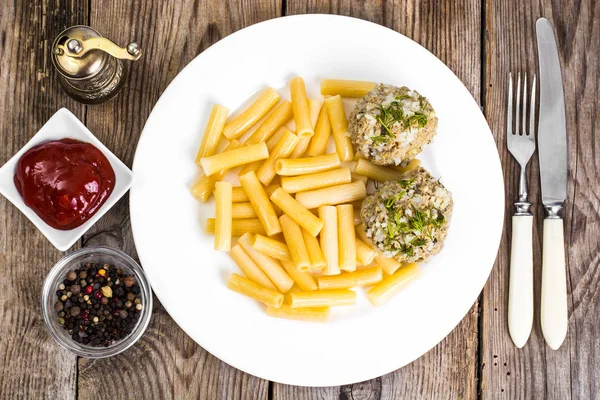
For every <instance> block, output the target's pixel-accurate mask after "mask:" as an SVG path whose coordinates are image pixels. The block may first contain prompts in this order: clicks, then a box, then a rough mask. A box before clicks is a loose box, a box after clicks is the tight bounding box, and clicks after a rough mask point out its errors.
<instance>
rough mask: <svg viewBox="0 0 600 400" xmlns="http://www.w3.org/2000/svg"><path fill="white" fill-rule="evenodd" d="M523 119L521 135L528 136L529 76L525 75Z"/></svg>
mask: <svg viewBox="0 0 600 400" xmlns="http://www.w3.org/2000/svg"><path fill="white" fill-rule="evenodd" d="M521 112H522V113H523V118H521V122H522V126H523V129H522V130H521V135H523V136H526V135H527V74H523V110H521Z"/></svg>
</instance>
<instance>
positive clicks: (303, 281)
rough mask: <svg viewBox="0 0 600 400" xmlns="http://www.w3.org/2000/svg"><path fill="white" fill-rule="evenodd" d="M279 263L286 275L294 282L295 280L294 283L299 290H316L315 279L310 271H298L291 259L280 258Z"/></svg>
mask: <svg viewBox="0 0 600 400" xmlns="http://www.w3.org/2000/svg"><path fill="white" fill-rule="evenodd" d="M281 265H282V266H283V269H285V271H286V272H287V273H288V275H289V276H291V277H292V279H293V280H294V282H296V285H298V287H299V288H300V290H302V291H304V292H310V291H311V290H317V281H315V278H313V276H312V275H311V274H310V272H306V271H300V270H299V269H298V268H296V265H295V264H294V263H293V262H292V261H286V260H282V261H281Z"/></svg>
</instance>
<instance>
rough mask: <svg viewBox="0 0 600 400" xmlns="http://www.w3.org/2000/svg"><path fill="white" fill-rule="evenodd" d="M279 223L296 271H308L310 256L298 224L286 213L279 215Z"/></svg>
mask: <svg viewBox="0 0 600 400" xmlns="http://www.w3.org/2000/svg"><path fill="white" fill-rule="evenodd" d="M279 223H280V224H281V230H282V231H283V237H284V238H285V242H286V244H287V246H288V250H289V251H290V257H291V258H292V262H293V263H294V266H295V267H296V268H297V269H298V271H303V272H305V271H308V270H309V269H310V258H309V256H308V250H307V249H306V245H305V244H304V238H303V237H302V230H301V229H300V226H299V225H298V224H297V223H296V222H295V221H294V220H293V219H292V218H290V217H289V216H288V215H286V214H284V215H282V216H281V217H279Z"/></svg>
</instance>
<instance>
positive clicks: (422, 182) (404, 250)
mask: <svg viewBox="0 0 600 400" xmlns="http://www.w3.org/2000/svg"><path fill="white" fill-rule="evenodd" d="M452 206H453V203H452V194H451V193H450V192H449V191H448V190H447V189H446V188H445V187H444V185H442V184H441V183H440V182H439V181H438V180H437V179H436V178H434V177H433V176H431V175H430V174H429V172H427V171H426V170H425V169H424V168H420V167H419V168H416V169H415V170H413V171H410V172H407V173H406V174H404V175H403V176H401V177H400V178H398V179H394V180H391V181H387V182H385V183H383V184H381V185H380V186H379V188H378V189H377V191H376V192H375V193H374V194H372V195H370V196H368V197H367V198H366V199H365V200H364V201H363V204H362V207H361V211H360V216H361V219H362V222H363V224H364V226H365V232H366V235H367V237H369V238H370V239H371V241H372V242H373V244H374V245H375V246H376V247H377V248H378V249H379V250H380V251H381V252H382V253H383V255H384V256H386V257H390V258H391V257H393V258H395V259H396V260H398V261H399V262H415V261H427V260H428V259H429V258H430V257H431V256H433V255H434V254H436V253H438V252H439V251H440V250H441V248H442V243H443V241H444V238H445V237H446V233H447V231H448V226H449V224H450V217H451V215H452Z"/></svg>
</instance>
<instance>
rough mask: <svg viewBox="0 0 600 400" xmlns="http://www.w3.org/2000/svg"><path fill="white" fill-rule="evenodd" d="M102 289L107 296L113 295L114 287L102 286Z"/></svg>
mask: <svg viewBox="0 0 600 400" xmlns="http://www.w3.org/2000/svg"><path fill="white" fill-rule="evenodd" d="M100 290H102V294H103V295H104V296H105V297H112V295H113V292H112V289H111V288H110V287H109V286H102V288H101V289H100Z"/></svg>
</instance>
